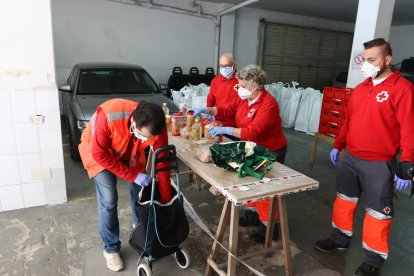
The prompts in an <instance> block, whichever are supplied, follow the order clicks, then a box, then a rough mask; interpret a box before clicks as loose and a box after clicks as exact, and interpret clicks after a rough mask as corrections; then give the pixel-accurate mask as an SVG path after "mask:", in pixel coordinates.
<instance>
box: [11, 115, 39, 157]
mask: <svg viewBox="0 0 414 276" xmlns="http://www.w3.org/2000/svg"><path fill="white" fill-rule="evenodd" d="M15 129H16V141H17V152H18V153H19V154H27V153H39V152H40V144H39V128H38V126H37V125H33V124H32V123H25V124H16V125H15Z"/></svg>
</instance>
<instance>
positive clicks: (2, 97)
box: [0, 90, 14, 124]
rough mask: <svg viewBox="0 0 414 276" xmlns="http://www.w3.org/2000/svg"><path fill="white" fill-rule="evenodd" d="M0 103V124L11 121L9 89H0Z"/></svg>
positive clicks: (11, 110) (11, 111)
mask: <svg viewBox="0 0 414 276" xmlns="http://www.w3.org/2000/svg"><path fill="white" fill-rule="evenodd" d="M0 103H1V108H0V124H11V123H13V122H14V121H13V108H12V99H11V93H10V91H8V90H0Z"/></svg>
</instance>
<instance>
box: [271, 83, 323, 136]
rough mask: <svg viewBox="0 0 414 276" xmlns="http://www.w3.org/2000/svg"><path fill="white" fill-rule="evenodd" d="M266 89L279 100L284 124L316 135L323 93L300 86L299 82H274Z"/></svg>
mask: <svg viewBox="0 0 414 276" xmlns="http://www.w3.org/2000/svg"><path fill="white" fill-rule="evenodd" d="M265 89H266V90H267V91H269V93H270V94H272V96H273V97H275V99H276V100H277V102H278V104H279V108H280V117H281V118H282V126H283V127H285V128H292V127H294V129H295V130H297V131H302V132H306V133H307V134H310V135H315V132H317V131H318V127H319V119H320V115H321V107H322V93H321V92H320V91H319V90H315V89H313V88H310V87H308V88H303V87H299V83H297V82H294V81H292V84H291V85H290V84H288V83H285V84H284V83H282V82H278V83H272V84H267V85H265Z"/></svg>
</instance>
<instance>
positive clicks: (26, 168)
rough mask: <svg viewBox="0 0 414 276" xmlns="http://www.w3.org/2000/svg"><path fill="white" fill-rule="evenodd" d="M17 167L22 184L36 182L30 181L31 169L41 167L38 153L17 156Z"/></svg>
mask: <svg viewBox="0 0 414 276" xmlns="http://www.w3.org/2000/svg"><path fill="white" fill-rule="evenodd" d="M19 165H20V175H21V179H22V183H31V182H36V181H33V180H32V176H31V171H32V169H33V168H40V167H42V160H41V158H40V153H36V154H22V155H19ZM37 182H38V181H37Z"/></svg>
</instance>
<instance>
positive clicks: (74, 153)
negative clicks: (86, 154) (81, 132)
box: [69, 129, 81, 161]
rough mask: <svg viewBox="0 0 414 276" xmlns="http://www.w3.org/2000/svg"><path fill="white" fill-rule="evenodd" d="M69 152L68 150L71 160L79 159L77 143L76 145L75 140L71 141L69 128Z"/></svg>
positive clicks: (71, 135) (71, 136)
mask: <svg viewBox="0 0 414 276" xmlns="http://www.w3.org/2000/svg"><path fill="white" fill-rule="evenodd" d="M69 152H70V158H71V159H72V160H73V161H81V157H80V154H79V149H78V145H76V144H75V142H74V141H73V134H72V132H71V130H70V129H69Z"/></svg>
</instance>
